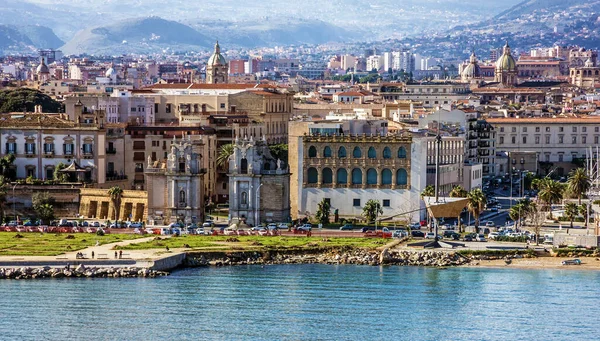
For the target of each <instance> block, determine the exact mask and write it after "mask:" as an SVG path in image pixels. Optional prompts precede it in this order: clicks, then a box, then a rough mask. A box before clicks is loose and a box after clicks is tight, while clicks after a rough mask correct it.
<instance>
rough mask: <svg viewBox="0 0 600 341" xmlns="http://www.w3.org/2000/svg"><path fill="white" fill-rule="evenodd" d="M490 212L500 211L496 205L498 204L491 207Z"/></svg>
mask: <svg viewBox="0 0 600 341" xmlns="http://www.w3.org/2000/svg"><path fill="white" fill-rule="evenodd" d="M490 212H498V207H496V206H492V207H490Z"/></svg>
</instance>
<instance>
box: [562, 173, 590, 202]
mask: <svg viewBox="0 0 600 341" xmlns="http://www.w3.org/2000/svg"><path fill="white" fill-rule="evenodd" d="M591 185H592V182H591V180H590V177H589V176H588V175H587V173H586V171H585V169H584V168H577V169H574V170H572V171H571V173H570V174H569V180H568V181H567V189H568V191H569V192H570V193H571V194H573V195H574V196H575V197H577V200H578V204H579V205H581V198H582V197H583V195H584V194H585V193H587V191H588V190H589V189H590V187H591Z"/></svg>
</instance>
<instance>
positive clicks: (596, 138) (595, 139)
mask: <svg viewBox="0 0 600 341" xmlns="http://www.w3.org/2000/svg"><path fill="white" fill-rule="evenodd" d="M598 140H599V139H598V136H594V143H595V144H598V142H599V141H598Z"/></svg>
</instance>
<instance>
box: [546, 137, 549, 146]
mask: <svg viewBox="0 0 600 341" xmlns="http://www.w3.org/2000/svg"><path fill="white" fill-rule="evenodd" d="M546 144H550V135H546Z"/></svg>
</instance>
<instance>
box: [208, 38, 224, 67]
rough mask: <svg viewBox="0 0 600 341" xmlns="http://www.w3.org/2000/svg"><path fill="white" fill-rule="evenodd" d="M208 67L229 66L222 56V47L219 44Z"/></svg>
mask: <svg viewBox="0 0 600 341" xmlns="http://www.w3.org/2000/svg"><path fill="white" fill-rule="evenodd" d="M207 65H227V60H225V57H223V55H222V54H221V46H219V42H218V41H217V43H216V44H215V52H214V53H213V54H212V56H210V58H209V59H208V63H207Z"/></svg>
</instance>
